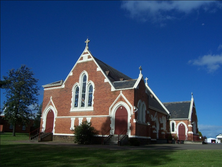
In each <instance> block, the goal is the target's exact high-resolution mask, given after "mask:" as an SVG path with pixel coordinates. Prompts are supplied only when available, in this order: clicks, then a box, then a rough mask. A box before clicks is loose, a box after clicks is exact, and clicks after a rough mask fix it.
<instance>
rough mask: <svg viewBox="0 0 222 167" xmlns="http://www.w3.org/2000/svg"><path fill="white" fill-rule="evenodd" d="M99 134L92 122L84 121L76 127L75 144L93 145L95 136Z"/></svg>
mask: <svg viewBox="0 0 222 167" xmlns="http://www.w3.org/2000/svg"><path fill="white" fill-rule="evenodd" d="M96 134H98V132H97V131H96V130H95V128H94V127H92V126H91V122H87V121H84V122H83V123H82V124H81V125H79V126H75V132H74V135H75V139H74V142H75V143H78V144H91V143H92V139H93V137H94V135H96Z"/></svg>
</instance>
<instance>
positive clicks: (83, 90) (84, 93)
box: [81, 75, 87, 107]
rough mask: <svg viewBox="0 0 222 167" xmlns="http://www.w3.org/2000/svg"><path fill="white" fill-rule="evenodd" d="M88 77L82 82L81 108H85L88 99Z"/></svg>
mask: <svg viewBox="0 0 222 167" xmlns="http://www.w3.org/2000/svg"><path fill="white" fill-rule="evenodd" d="M86 80H87V78H86V75H84V76H83V80H82V100H81V107H85V99H86Z"/></svg>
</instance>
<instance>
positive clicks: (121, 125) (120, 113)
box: [115, 106, 128, 134]
mask: <svg viewBox="0 0 222 167" xmlns="http://www.w3.org/2000/svg"><path fill="white" fill-rule="evenodd" d="M127 125H128V113H127V110H126V108H125V107H123V106H120V107H119V108H118V109H117V111H116V114H115V134H126V133H127Z"/></svg>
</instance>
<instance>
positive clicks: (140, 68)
mask: <svg viewBox="0 0 222 167" xmlns="http://www.w3.org/2000/svg"><path fill="white" fill-rule="evenodd" d="M139 70H140V74H141V73H142V67H141V66H140V67H139Z"/></svg>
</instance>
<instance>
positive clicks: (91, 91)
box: [88, 85, 93, 107]
mask: <svg viewBox="0 0 222 167" xmlns="http://www.w3.org/2000/svg"><path fill="white" fill-rule="evenodd" d="M88 92H89V95H88V106H89V107H91V106H92V98H93V86H92V85H90V86H89V91H88Z"/></svg>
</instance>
